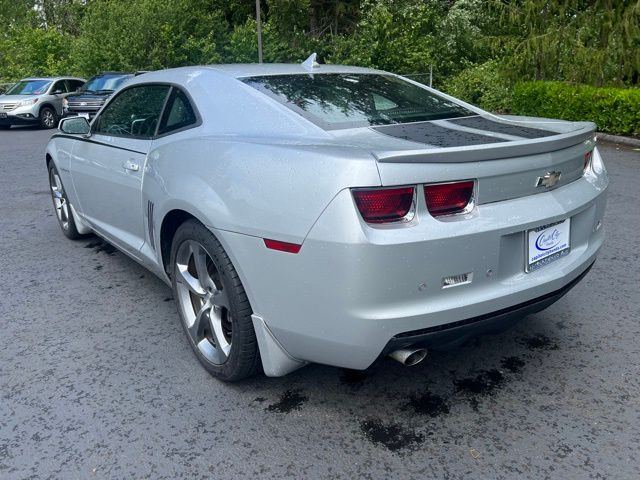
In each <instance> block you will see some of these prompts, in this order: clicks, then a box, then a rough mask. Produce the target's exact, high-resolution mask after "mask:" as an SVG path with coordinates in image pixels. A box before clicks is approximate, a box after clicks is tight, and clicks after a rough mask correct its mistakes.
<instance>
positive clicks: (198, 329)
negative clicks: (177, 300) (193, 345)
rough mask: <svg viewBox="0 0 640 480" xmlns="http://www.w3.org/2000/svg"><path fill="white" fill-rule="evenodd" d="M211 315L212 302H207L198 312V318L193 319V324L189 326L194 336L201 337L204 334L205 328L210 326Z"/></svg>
mask: <svg viewBox="0 0 640 480" xmlns="http://www.w3.org/2000/svg"><path fill="white" fill-rule="evenodd" d="M210 316H211V304H209V303H208V302H205V303H204V304H203V305H202V307H200V310H198V313H196V318H195V319H194V320H193V324H192V325H191V326H190V327H189V332H190V333H191V335H192V336H193V338H201V337H202V336H203V333H204V330H205V328H206V327H208V326H209V323H210V320H209V317H210Z"/></svg>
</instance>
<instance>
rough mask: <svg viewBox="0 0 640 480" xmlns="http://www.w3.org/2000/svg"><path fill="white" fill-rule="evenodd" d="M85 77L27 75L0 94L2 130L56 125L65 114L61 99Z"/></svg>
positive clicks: (80, 83)
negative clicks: (33, 76)
mask: <svg viewBox="0 0 640 480" xmlns="http://www.w3.org/2000/svg"><path fill="white" fill-rule="evenodd" d="M84 83H85V80H84V79H82V78H74V77H55V78H25V79H23V80H20V81H19V82H17V83H16V84H15V85H13V86H12V87H11V88H9V90H7V92H6V93H5V94H4V95H0V129H8V128H10V127H11V125H35V124H40V126H41V127H42V128H54V127H56V126H57V125H58V120H59V119H60V118H61V117H62V116H63V110H62V100H63V99H64V98H65V97H66V96H67V95H69V94H71V93H74V92H75V91H76V90H78V89H79V88H80V87H82V85H84Z"/></svg>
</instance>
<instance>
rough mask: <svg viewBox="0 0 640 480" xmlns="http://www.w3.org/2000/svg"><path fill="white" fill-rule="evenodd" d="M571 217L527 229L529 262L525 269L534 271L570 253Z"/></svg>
mask: <svg viewBox="0 0 640 480" xmlns="http://www.w3.org/2000/svg"><path fill="white" fill-rule="evenodd" d="M570 233H571V219H570V218H566V219H565V220H563V221H561V222H557V223H552V224H549V225H544V226H542V227H538V228H534V229H533V230H529V231H527V263H526V265H525V270H526V271H527V272H532V271H534V270H537V269H539V268H541V267H544V266H545V265H548V264H549V263H551V262H553V261H555V260H557V259H559V258H562V257H564V256H565V255H568V254H569V250H570V249H571V243H570V238H569V237H570Z"/></svg>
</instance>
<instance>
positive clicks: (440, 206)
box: [424, 181, 473, 217]
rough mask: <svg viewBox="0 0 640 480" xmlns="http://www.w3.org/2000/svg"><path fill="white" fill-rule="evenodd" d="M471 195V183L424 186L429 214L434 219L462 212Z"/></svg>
mask: <svg viewBox="0 0 640 480" xmlns="http://www.w3.org/2000/svg"><path fill="white" fill-rule="evenodd" d="M472 194H473V181H465V182H455V183H436V184H432V185H425V186H424V196H425V198H426V200H427V208H428V209H429V213H430V214H431V215H432V216H434V217H439V216H442V215H452V214H454V213H461V212H464V211H465V209H466V208H467V206H468V205H469V202H470V201H471V195H472Z"/></svg>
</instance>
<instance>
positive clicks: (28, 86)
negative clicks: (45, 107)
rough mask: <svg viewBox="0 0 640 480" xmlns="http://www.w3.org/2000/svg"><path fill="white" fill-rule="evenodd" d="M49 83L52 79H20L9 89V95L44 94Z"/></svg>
mask: <svg viewBox="0 0 640 480" xmlns="http://www.w3.org/2000/svg"><path fill="white" fill-rule="evenodd" d="M49 85H51V81H50V80H20V81H19V82H18V83H16V84H15V85H14V86H13V87H11V88H10V89H9V90H7V95H42V94H43V93H45V92H46V91H47V89H48V88H49Z"/></svg>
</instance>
